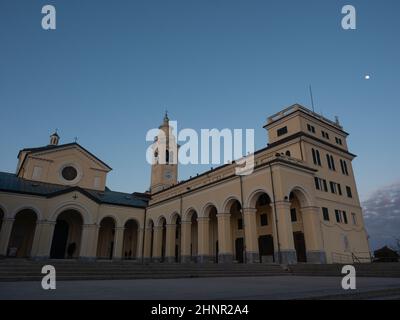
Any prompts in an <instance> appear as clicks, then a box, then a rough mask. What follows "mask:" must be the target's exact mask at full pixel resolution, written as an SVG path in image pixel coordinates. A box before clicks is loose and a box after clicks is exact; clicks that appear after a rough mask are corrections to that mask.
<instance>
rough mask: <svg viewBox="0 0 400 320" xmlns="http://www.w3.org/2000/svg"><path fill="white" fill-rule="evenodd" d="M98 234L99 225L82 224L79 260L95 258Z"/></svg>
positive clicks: (92, 259)
mask: <svg viewBox="0 0 400 320" xmlns="http://www.w3.org/2000/svg"><path fill="white" fill-rule="evenodd" d="M98 235H99V226H98V225H97V224H84V225H83V226H82V237H81V250H80V252H79V259H80V260H86V261H94V260H96V251H97V240H98Z"/></svg>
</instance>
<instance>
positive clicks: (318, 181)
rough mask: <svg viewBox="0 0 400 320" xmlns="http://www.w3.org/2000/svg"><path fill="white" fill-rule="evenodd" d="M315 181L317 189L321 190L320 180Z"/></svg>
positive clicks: (315, 179)
mask: <svg viewBox="0 0 400 320" xmlns="http://www.w3.org/2000/svg"><path fill="white" fill-rule="evenodd" d="M314 181H315V189H317V190H321V186H320V185H319V184H320V179H319V178H317V177H315V178H314Z"/></svg>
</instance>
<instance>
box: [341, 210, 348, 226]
mask: <svg viewBox="0 0 400 320" xmlns="http://www.w3.org/2000/svg"><path fill="white" fill-rule="evenodd" d="M342 213H343V220H344V223H345V224H347V214H346V211H342Z"/></svg>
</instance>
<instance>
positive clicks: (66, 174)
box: [61, 166, 78, 181]
mask: <svg viewBox="0 0 400 320" xmlns="http://www.w3.org/2000/svg"><path fill="white" fill-rule="evenodd" d="M61 175H62V177H63V178H64V179H65V180H67V181H72V180H74V179H75V178H76V177H77V176H78V171H76V169H75V168H74V167H71V166H68V167H65V168H64V169H62V171H61Z"/></svg>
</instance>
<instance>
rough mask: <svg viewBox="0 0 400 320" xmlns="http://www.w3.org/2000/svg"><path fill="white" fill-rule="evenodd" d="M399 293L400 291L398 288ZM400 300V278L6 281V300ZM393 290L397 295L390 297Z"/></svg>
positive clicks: (2, 291) (0, 292) (2, 286)
mask: <svg viewBox="0 0 400 320" xmlns="http://www.w3.org/2000/svg"><path fill="white" fill-rule="evenodd" d="M396 289H398V290H396ZM366 292H381V294H380V295H379V296H372V297H370V298H377V299H384V298H389V299H398V298H399V297H400V279H399V278H361V277H359V278H357V290H355V291H354V290H353V291H351V290H350V291H345V290H343V289H342V288H341V278H339V277H304V276H276V277H235V278H187V279H141V280H90V281H59V282H57V289H56V290H49V291H46V290H43V289H42V288H41V283H40V282H0V300H5V299H135V300H136V299H144V300H147V299H149V300H152V299H154V300H163V299H177V300H185V299H200V300H201V299H210V300H216V299H227V300H230V299H250V300H264V299H303V298H316V297H328V296H336V295H346V296H348V297H349V298H350V297H352V296H353V297H354V294H355V293H357V295H356V296H358V295H359V296H360V297H361V298H368V297H366V296H365V293H366ZM389 292H391V293H390V294H389Z"/></svg>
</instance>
